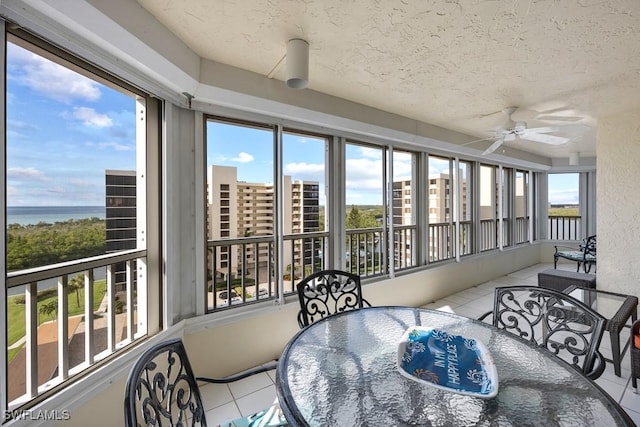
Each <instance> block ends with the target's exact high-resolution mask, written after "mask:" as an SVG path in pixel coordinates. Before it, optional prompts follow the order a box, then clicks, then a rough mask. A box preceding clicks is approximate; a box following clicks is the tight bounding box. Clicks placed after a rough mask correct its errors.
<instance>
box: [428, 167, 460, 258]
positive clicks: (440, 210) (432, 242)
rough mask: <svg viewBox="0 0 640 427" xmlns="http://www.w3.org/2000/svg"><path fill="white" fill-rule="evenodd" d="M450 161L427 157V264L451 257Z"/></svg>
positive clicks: (452, 229)
mask: <svg viewBox="0 0 640 427" xmlns="http://www.w3.org/2000/svg"><path fill="white" fill-rule="evenodd" d="M451 177H452V160H451V159H447V158H444V157H436V156H429V183H430V184H429V194H430V197H429V243H428V246H429V249H428V250H429V262H435V261H442V260H445V259H449V258H451V257H452V256H453V231H454V228H453V223H452V219H453V218H452V216H451V211H450V209H449V207H450V206H451V194H450V192H449V186H450V180H451Z"/></svg>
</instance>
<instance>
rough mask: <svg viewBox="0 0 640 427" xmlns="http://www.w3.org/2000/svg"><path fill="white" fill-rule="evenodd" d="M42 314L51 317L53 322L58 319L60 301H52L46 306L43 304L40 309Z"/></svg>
mask: <svg viewBox="0 0 640 427" xmlns="http://www.w3.org/2000/svg"><path fill="white" fill-rule="evenodd" d="M38 311H39V312H40V314H44V315H48V316H51V320H56V319H57V318H58V299H57V298H55V299H52V300H51V301H49V302H47V303H46V304H42V305H41V306H40V308H39V309H38Z"/></svg>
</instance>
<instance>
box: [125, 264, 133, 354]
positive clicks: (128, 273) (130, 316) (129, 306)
mask: <svg viewBox="0 0 640 427" xmlns="http://www.w3.org/2000/svg"><path fill="white" fill-rule="evenodd" d="M132 263H133V261H131V260H129V261H127V264H126V268H127V269H126V279H125V280H126V286H127V291H126V292H127V340H128V341H129V342H131V341H133V327H134V320H133V319H134V316H133V281H134V280H135V276H136V273H135V271H134V269H133V265H132Z"/></svg>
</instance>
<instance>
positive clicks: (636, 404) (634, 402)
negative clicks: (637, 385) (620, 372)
mask: <svg viewBox="0 0 640 427" xmlns="http://www.w3.org/2000/svg"><path fill="white" fill-rule="evenodd" d="M620 404H621V405H622V406H623V407H625V408H630V409H640V394H639V393H634V392H633V388H632V387H631V380H629V385H628V386H627V389H626V390H625V392H624V395H623V396H622V400H621V401H620Z"/></svg>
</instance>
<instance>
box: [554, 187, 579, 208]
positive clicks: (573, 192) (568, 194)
mask: <svg viewBox="0 0 640 427" xmlns="http://www.w3.org/2000/svg"><path fill="white" fill-rule="evenodd" d="M549 203H551V204H552V205H558V204H563V203H566V204H571V205H577V204H578V203H579V197H578V189H577V188H576V189H566V190H553V189H550V190H549Z"/></svg>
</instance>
